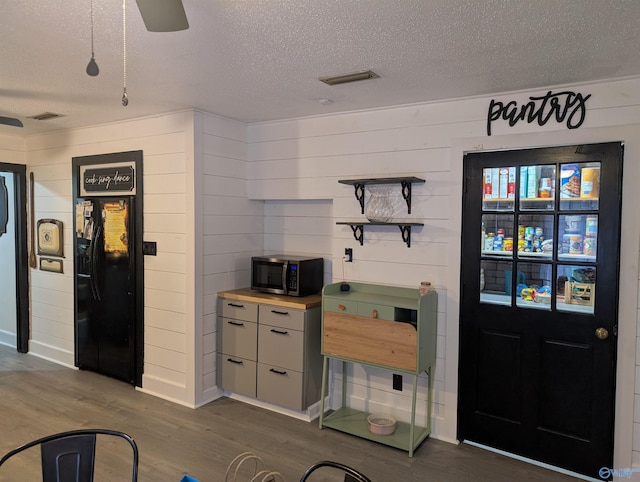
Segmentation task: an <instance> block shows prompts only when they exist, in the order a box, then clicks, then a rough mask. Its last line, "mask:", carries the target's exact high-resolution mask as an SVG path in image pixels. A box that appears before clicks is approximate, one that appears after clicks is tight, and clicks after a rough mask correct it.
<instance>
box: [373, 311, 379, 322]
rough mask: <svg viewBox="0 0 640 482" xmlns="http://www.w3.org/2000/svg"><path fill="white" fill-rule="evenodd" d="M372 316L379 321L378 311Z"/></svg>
mask: <svg viewBox="0 0 640 482" xmlns="http://www.w3.org/2000/svg"><path fill="white" fill-rule="evenodd" d="M372 315H373V317H374V318H375V319H376V320H377V319H378V310H373V313H372Z"/></svg>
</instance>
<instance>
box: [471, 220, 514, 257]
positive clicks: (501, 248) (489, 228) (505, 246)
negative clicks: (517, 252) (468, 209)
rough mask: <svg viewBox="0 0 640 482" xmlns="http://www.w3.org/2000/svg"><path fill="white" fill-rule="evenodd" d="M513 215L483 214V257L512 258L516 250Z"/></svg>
mask: <svg viewBox="0 0 640 482" xmlns="http://www.w3.org/2000/svg"><path fill="white" fill-rule="evenodd" d="M514 236H517V233H514V227H513V215H512V214H483V215H482V233H481V240H480V242H481V243H482V244H481V250H482V255H483V256H492V257H496V256H498V257H504V258H512V257H513V250H514V242H515V241H514Z"/></svg>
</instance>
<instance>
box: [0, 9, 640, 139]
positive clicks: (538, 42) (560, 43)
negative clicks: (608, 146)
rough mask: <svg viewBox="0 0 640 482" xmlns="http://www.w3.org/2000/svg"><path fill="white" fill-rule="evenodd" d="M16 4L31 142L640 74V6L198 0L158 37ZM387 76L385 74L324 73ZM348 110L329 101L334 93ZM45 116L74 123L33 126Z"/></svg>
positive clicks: (6, 100) (10, 130)
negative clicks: (173, 117)
mask: <svg viewBox="0 0 640 482" xmlns="http://www.w3.org/2000/svg"><path fill="white" fill-rule="evenodd" d="M94 1H95V27H94V36H95V42H94V44H95V48H94V50H95V58H96V61H97V63H98V65H99V67H100V75H99V76H97V77H89V76H88V75H87V74H86V73H85V68H86V65H87V63H88V61H89V59H90V57H91V38H90V34H91V26H90V19H91V1H90V0H47V1H46V2H45V1H37V2H36V1H30V0H12V1H7V0H5V1H3V2H2V5H1V6H0V18H1V20H0V27H1V32H2V33H1V36H2V40H1V42H0V116H9V117H18V118H20V119H21V120H22V121H23V122H24V124H25V128H24V129H17V128H15V127H8V126H0V133H7V134H19V135H23V134H24V135H28V134H31V133H38V132H44V131H50V130H59V129H65V128H71V127H79V126H87V125H96V124H102V123H106V122H112V121H118V120H123V119H128V118H134V117H139V116H144V115H151V114H158V113H163V112H169V111H174V110H179V109H183V108H197V109H201V110H204V111H207V112H211V113H215V114H219V115H222V116H225V117H229V118H233V119H238V120H241V121H246V122H252V121H263V120H272V119H282V118H290V117H297V116H306V115H316V114H324V113H331V112H341V111H349V110H354V109H366V108H375V107H383V106H389V105H397V104H405V103H414V102H424V101H432V100H438V99H448V98H456V97H465V96H475V95H483V94H493V93H497V92H508V91H514V90H531V91H534V90H537V89H540V88H544V87H546V86H554V85H561V84H568V83H580V82H591V81H597V80H604V79H615V78H620V77H629V76H640V28H639V26H640V1H638V0H183V3H184V7H185V11H186V13H187V17H188V19H189V22H190V28H189V29H188V30H185V31H181V32H172V33H152V32H147V31H146V30H145V28H144V24H143V22H142V19H141V17H140V14H139V12H138V9H137V6H136V3H135V0H125V1H126V7H127V44H128V46H127V93H128V97H129V105H128V106H127V107H123V106H122V104H121V97H122V84H123V48H122V3H121V2H120V1H119V0H94ZM364 69H372V70H373V71H375V72H376V73H377V74H379V75H380V78H379V79H374V80H368V81H364V82H357V83H353V84H343V85H338V86H333V87H330V86H327V85H325V84H323V83H321V82H319V81H318V80H317V79H318V77H322V76H327V75H334V74H342V73H346V72H353V71H357V70H364ZM325 98H326V99H331V100H332V101H333V102H332V103H330V104H328V105H323V104H321V103H320V102H318V100H319V99H325ZM43 112H55V113H59V114H62V115H64V117H61V118H58V119H53V120H49V121H35V120H31V119H27V117H28V116H33V115H36V114H40V113H43Z"/></svg>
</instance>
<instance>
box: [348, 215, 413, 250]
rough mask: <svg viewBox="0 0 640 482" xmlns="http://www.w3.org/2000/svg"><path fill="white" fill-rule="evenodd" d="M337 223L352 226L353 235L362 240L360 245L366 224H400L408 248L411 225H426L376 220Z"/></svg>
mask: <svg viewBox="0 0 640 482" xmlns="http://www.w3.org/2000/svg"><path fill="white" fill-rule="evenodd" d="M336 224H345V225H347V226H351V230H352V231H353V237H354V238H355V239H356V241H359V242H360V246H362V245H363V244H364V227H365V226H398V227H399V228H400V233H401V234H402V240H403V241H404V242H405V243H406V244H407V248H410V247H411V226H424V224H423V223H403V222H395V223H376V222H369V221H366V222H363V221H341V222H337V223H336Z"/></svg>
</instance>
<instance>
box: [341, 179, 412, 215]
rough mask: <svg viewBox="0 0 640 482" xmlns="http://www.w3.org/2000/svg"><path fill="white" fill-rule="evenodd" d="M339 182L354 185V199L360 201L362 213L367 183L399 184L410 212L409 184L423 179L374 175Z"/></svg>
mask: <svg viewBox="0 0 640 482" xmlns="http://www.w3.org/2000/svg"><path fill="white" fill-rule="evenodd" d="M338 182H339V183H341V184H349V185H352V186H353V187H354V190H355V195H356V199H357V200H358V202H359V203H360V209H361V212H362V214H364V187H365V186H366V185H367V184H400V185H401V186H402V197H403V198H404V200H405V201H406V203H407V212H408V213H409V214H411V184H415V183H423V182H424V179H420V178H417V177H413V176H411V177H375V178H370V179H341V180H339V181H338Z"/></svg>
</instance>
